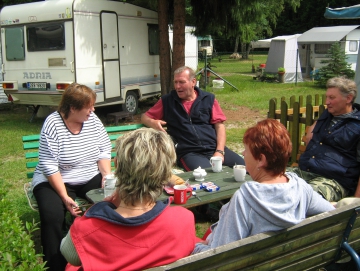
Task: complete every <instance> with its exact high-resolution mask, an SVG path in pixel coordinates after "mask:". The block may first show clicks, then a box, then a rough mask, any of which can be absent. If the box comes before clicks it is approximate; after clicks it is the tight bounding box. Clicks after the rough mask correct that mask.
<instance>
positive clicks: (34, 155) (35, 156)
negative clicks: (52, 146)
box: [25, 152, 39, 159]
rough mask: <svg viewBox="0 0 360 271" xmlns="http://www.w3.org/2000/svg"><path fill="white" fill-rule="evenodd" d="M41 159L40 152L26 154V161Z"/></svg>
mask: <svg viewBox="0 0 360 271" xmlns="http://www.w3.org/2000/svg"><path fill="white" fill-rule="evenodd" d="M31 158H39V153H38V152H27V153H25V159H31Z"/></svg>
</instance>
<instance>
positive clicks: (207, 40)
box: [197, 35, 214, 58]
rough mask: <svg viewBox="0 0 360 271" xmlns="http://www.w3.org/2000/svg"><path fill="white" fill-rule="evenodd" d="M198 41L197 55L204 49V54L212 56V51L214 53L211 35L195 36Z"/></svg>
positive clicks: (201, 53)
mask: <svg viewBox="0 0 360 271" xmlns="http://www.w3.org/2000/svg"><path fill="white" fill-rule="evenodd" d="M197 39H198V42H199V45H198V47H199V55H201V56H202V55H203V51H204V50H206V55H207V57H209V58H212V57H213V53H214V44H213V39H212V38H211V35H206V36H203V37H197ZM202 57H205V56H202Z"/></svg>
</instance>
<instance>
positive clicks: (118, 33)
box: [0, 0, 161, 113]
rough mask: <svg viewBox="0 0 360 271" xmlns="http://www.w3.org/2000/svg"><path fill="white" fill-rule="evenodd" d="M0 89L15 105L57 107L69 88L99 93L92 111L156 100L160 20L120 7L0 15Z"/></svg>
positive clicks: (90, 1)
mask: <svg viewBox="0 0 360 271" xmlns="http://www.w3.org/2000/svg"><path fill="white" fill-rule="evenodd" d="M0 18H1V41H2V48H3V52H2V59H3V65H2V72H3V75H4V78H3V87H4V91H5V93H6V94H7V95H10V96H11V99H12V100H13V102H14V103H17V104H26V105H35V106H37V108H38V107H39V106H40V105H41V106H43V105H44V106H57V105H58V104H59V102H60V98H61V94H62V92H63V91H64V89H65V88H66V87H67V86H68V85H69V84H70V83H72V82H78V83H81V84H85V85H87V86H89V87H90V88H92V89H94V90H95V91H96V93H97V99H96V104H95V106H104V105H114V104H120V105H121V107H122V109H123V110H125V111H128V112H134V113H135V112H136V110H137V106H138V101H139V100H142V99H146V98H149V97H151V96H154V95H158V94H160V93H161V90H160V70H159V55H158V48H159V46H158V34H159V32H158V25H157V24H158V16H157V13H156V12H154V11H151V10H148V9H144V8H141V7H138V6H134V5H131V4H127V3H124V2H114V1H106V0H52V1H42V2H34V3H28V4H20V5H14V6H5V7H4V8H3V9H2V10H1V14H0Z"/></svg>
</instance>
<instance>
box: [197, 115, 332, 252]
mask: <svg viewBox="0 0 360 271" xmlns="http://www.w3.org/2000/svg"><path fill="white" fill-rule="evenodd" d="M244 145H245V150H244V152H243V155H244V159H245V165H246V170H247V172H248V173H249V174H250V176H251V178H252V179H253V181H249V182H246V183H244V184H243V185H242V186H241V187H240V189H239V190H237V191H236V192H235V193H234V195H233V197H232V198H231V200H230V201H229V202H228V203H227V204H225V205H224V206H223V207H222V208H221V210H220V213H219V221H218V222H216V223H215V224H213V225H211V227H210V229H211V233H210V234H209V235H208V236H207V238H206V240H205V241H203V242H200V243H197V244H196V246H195V248H194V251H193V254H194V253H198V252H201V251H206V250H209V249H211V248H215V247H218V246H221V245H225V244H228V243H230V242H233V241H237V240H240V239H243V238H246V237H248V236H251V235H254V234H258V233H262V232H268V231H278V230H281V229H284V228H288V227H290V226H293V225H295V224H297V223H299V222H301V221H302V220H303V219H305V218H306V217H308V216H313V215H316V214H319V213H323V212H327V211H331V210H333V209H334V206H333V205H332V204H331V203H330V202H328V201H327V200H325V199H324V198H322V197H321V196H320V195H319V194H318V193H316V192H315V191H314V190H313V189H312V187H311V186H310V185H309V184H307V183H306V182H305V181H304V180H303V179H301V178H299V177H298V176H297V175H296V174H294V173H291V172H285V169H286V165H287V162H288V159H289V156H290V153H291V141H290V137H289V133H288V131H287V130H286V128H285V127H284V126H283V125H282V124H281V123H280V122H278V121H276V120H273V119H265V120H263V121H260V122H258V123H257V124H256V125H255V126H254V127H251V128H249V129H248V130H247V131H246V132H245V135H244Z"/></svg>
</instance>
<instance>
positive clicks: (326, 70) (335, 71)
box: [317, 42, 355, 86]
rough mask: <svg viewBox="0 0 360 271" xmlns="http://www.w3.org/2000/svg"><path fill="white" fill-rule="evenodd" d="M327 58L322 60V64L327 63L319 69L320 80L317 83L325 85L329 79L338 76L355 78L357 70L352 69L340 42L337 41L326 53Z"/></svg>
mask: <svg viewBox="0 0 360 271" xmlns="http://www.w3.org/2000/svg"><path fill="white" fill-rule="evenodd" d="M326 58H328V59H324V60H322V61H321V62H320V63H321V64H327V65H326V66H323V67H321V68H320V69H319V72H318V73H317V75H318V77H319V80H318V81H317V83H318V84H319V85H321V86H325V85H326V82H327V80H328V79H330V78H333V77H336V76H346V77H347V78H350V79H353V78H354V76H355V72H354V71H353V70H352V69H351V65H350V64H349V63H347V61H346V55H345V51H344V50H343V49H341V45H340V43H339V42H335V43H334V44H333V45H332V46H331V47H330V49H329V50H328V53H327V55H326Z"/></svg>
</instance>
